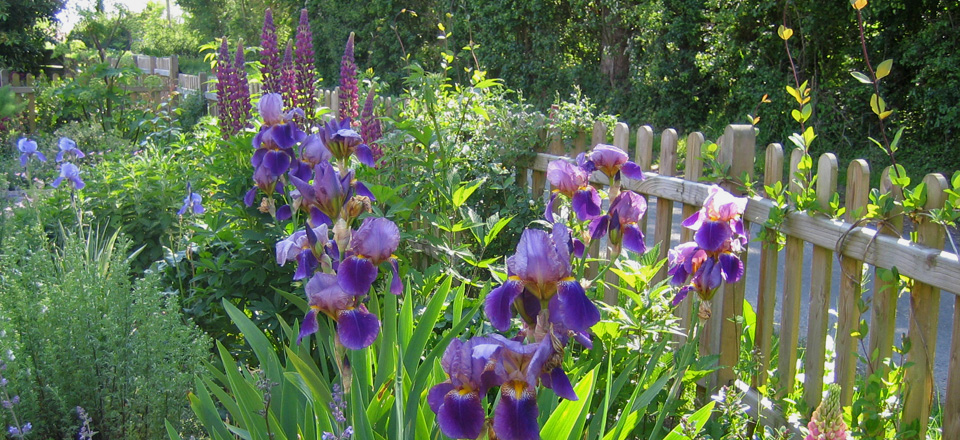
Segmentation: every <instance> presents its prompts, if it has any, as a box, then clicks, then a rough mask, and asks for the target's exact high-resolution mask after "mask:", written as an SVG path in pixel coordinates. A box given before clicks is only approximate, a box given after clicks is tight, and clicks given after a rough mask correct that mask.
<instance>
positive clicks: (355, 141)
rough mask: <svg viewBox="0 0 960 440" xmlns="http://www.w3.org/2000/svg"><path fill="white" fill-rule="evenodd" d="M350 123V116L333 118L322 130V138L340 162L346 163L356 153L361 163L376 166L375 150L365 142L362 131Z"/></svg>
mask: <svg viewBox="0 0 960 440" xmlns="http://www.w3.org/2000/svg"><path fill="white" fill-rule="evenodd" d="M350 123H351V121H350V118H344V119H342V120H340V121H337V120H336V119H331V120H330V121H329V122H327V123H326V124H325V125H324V126H323V128H322V129H321V130H320V133H319V135H320V139H321V140H322V141H323V144H324V145H326V147H327V149H329V150H330V153H331V154H333V157H334V159H336V160H337V161H338V162H342V163H346V161H347V159H348V158H349V157H350V155H351V154H356V156H357V159H359V160H360V163H362V164H364V165H366V166H369V167H372V166H374V160H373V150H371V149H370V147H369V146H367V144H365V143H363V138H361V137H360V133H357V132H356V131H355V130H354V129H353V128H351V125H350Z"/></svg>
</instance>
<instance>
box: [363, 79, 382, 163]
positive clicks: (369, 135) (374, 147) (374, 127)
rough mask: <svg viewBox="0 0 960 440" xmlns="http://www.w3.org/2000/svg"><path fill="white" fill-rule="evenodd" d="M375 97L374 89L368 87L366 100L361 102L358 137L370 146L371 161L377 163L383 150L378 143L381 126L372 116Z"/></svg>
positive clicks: (378, 120)
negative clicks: (361, 109)
mask: <svg viewBox="0 0 960 440" xmlns="http://www.w3.org/2000/svg"><path fill="white" fill-rule="evenodd" d="M375 96H376V89H375V88H374V87H370V92H369V93H367V99H365V100H364V101H363V112H361V113H360V137H361V138H363V142H364V143H366V144H367V145H369V146H370V151H371V152H372V153H373V160H374V161H379V160H380V158H382V157H383V149H382V148H381V147H380V143H379V141H380V138H381V137H383V126H382V125H381V124H380V119H378V118H377V117H376V116H374V114H373V107H374V101H373V100H374V98H375Z"/></svg>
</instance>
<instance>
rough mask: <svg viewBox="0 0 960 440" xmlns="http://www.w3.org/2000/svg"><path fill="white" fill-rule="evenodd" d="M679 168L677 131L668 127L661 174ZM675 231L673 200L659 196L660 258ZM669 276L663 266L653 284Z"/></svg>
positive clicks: (662, 142)
mask: <svg viewBox="0 0 960 440" xmlns="http://www.w3.org/2000/svg"><path fill="white" fill-rule="evenodd" d="M676 169H677V131H676V130H674V129H672V128H668V129H666V130H664V131H663V134H661V135H660V175H661V176H673V175H674V174H675V173H674V170H676ZM672 232H673V200H670V199H666V198H663V197H657V219H656V224H655V226H654V229H653V242H654V243H656V244H659V245H660V255H659V257H658V258H659V259H661V260H662V259H665V258H667V252H669V251H670V235H671V234H672ZM666 276H667V267H666V266H663V267H661V268H660V271H659V272H657V273H656V275H654V276H653V280H652V281H651V283H652V284H657V283H659V282H660V281H662V280H663V279H664V277H666Z"/></svg>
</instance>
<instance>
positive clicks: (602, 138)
mask: <svg viewBox="0 0 960 440" xmlns="http://www.w3.org/2000/svg"><path fill="white" fill-rule="evenodd" d="M606 143H607V125H606V124H604V123H603V122H600V121H597V122H594V123H593V136H592V137H591V138H590V148H593V147H596V146H597V144H606Z"/></svg>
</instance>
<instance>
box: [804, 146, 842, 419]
mask: <svg viewBox="0 0 960 440" xmlns="http://www.w3.org/2000/svg"><path fill="white" fill-rule="evenodd" d="M816 191H817V203H819V204H820V206H821V209H827V208H828V207H829V206H830V198H831V197H832V196H833V194H834V193H835V192H836V191H837V157H836V156H834V155H833V153H824V154H823V155H821V156H820V160H819V161H818V164H817V190H816ZM832 274H833V249H828V248H825V247H820V246H814V247H813V262H812V266H811V270H810V314H809V315H808V322H807V351H806V355H805V356H804V359H803V361H804V377H805V380H804V383H803V399H804V400H805V401H806V402H807V414H805V415H809V414H810V413H812V412H813V410H815V409H816V408H817V405H819V404H820V399H821V398H822V397H823V361H824V356H825V354H826V344H827V324H828V323H829V319H828V314H829V313H828V311H829V309H830V287H831V286H830V280H831V279H832V278H833V277H832V276H831V275H832Z"/></svg>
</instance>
